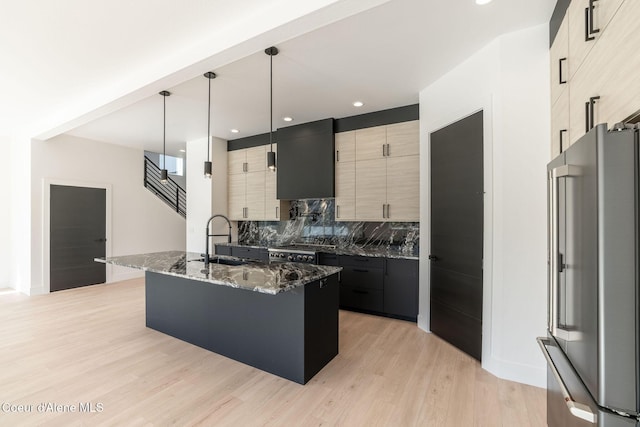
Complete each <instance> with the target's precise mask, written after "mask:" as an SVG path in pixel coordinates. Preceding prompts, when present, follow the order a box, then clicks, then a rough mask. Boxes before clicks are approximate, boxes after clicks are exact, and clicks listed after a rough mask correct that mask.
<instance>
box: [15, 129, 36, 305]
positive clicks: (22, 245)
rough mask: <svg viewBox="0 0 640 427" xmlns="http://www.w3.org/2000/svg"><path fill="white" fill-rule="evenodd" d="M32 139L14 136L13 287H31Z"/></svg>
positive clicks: (20, 288) (22, 288)
mask: <svg viewBox="0 0 640 427" xmlns="http://www.w3.org/2000/svg"><path fill="white" fill-rule="evenodd" d="M30 164H31V139H30V138H28V137H26V136H14V137H12V139H11V166H10V171H11V194H10V197H11V249H10V257H11V266H10V269H11V278H10V287H12V288H14V289H17V290H19V291H21V292H23V293H29V291H30V289H31V234H32V232H31V215H30V214H31V173H30V170H31V169H30Z"/></svg>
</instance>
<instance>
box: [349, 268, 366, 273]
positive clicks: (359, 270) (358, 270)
mask: <svg viewBox="0 0 640 427" xmlns="http://www.w3.org/2000/svg"><path fill="white" fill-rule="evenodd" d="M353 271H354V272H356V273H368V272H369V270H361V269H359V268H354V269H353Z"/></svg>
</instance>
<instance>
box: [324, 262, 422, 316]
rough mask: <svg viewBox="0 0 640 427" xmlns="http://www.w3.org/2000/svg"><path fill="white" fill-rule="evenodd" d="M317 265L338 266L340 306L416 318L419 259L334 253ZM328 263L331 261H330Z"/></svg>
mask: <svg viewBox="0 0 640 427" xmlns="http://www.w3.org/2000/svg"><path fill="white" fill-rule="evenodd" d="M333 256H334V257H335V258H332V257H330V256H327V257H326V258H325V257H320V258H319V260H320V264H323V263H324V262H327V265H339V266H341V267H342V271H341V272H340V275H339V277H340V307H341V308H343V309H347V310H355V311H363V312H367V313H373V314H381V315H385V316H390V317H395V318H400V319H404V320H411V321H414V322H415V321H416V319H417V317H418V261H417V260H407V259H395V258H379V257H359V256H358V257H356V256H347V255H340V256H337V255H333ZM329 263H331V264H329Z"/></svg>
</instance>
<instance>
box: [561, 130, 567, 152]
mask: <svg viewBox="0 0 640 427" xmlns="http://www.w3.org/2000/svg"><path fill="white" fill-rule="evenodd" d="M566 131H567V130H566V129H560V152H561V153H562V152H563V151H564V148H563V141H562V135H564V133H565V132H566Z"/></svg>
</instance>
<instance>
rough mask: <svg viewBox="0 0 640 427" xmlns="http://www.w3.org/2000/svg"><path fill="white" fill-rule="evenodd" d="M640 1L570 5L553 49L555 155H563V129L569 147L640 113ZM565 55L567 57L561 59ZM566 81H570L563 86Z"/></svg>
mask: <svg viewBox="0 0 640 427" xmlns="http://www.w3.org/2000/svg"><path fill="white" fill-rule="evenodd" d="M639 3H640V2H638V1H634V0H596V1H593V0H592V1H589V0H572V2H571V3H570V5H569V8H568V10H567V12H566V14H565V17H564V20H563V22H562V24H561V26H560V29H559V31H558V34H557V35H556V38H555V40H554V42H553V45H552V46H551V50H550V56H551V105H552V107H551V110H552V117H551V131H552V135H551V153H552V157H555V156H557V155H558V154H559V153H560V149H561V146H560V141H559V135H560V131H561V130H564V131H565V132H564V133H563V142H564V144H563V145H564V146H563V147H562V148H563V149H566V148H567V147H568V146H569V145H570V144H573V143H574V142H575V141H577V140H578V139H579V138H580V137H582V135H584V134H585V132H586V131H588V130H589V129H590V128H592V127H593V126H595V125H596V124H598V123H605V122H606V123H608V124H609V126H610V127H611V126H613V125H614V124H615V123H617V122H620V121H622V120H624V119H625V118H626V117H628V116H629V115H631V114H632V113H634V112H635V111H637V110H638V109H640V104H638V103H637V102H635V100H636V99H638V96H640V82H638V79H637V78H636V77H635V75H636V74H637V71H636V72H634V71H633V70H637V67H638V61H640V59H638V58H637V55H634V54H632V52H635V51H637V49H638V48H639V47H640V36H638V34H637V30H636V27H637V22H638V19H640V4H639ZM564 52H567V59H566V60H565V61H560V59H561V58H563V56H562V55H564ZM560 62H562V67H561V66H560ZM561 68H562V69H561ZM560 72H562V74H561V73H560ZM561 80H563V81H566V83H563V84H560V81H561ZM564 86H566V87H564Z"/></svg>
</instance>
